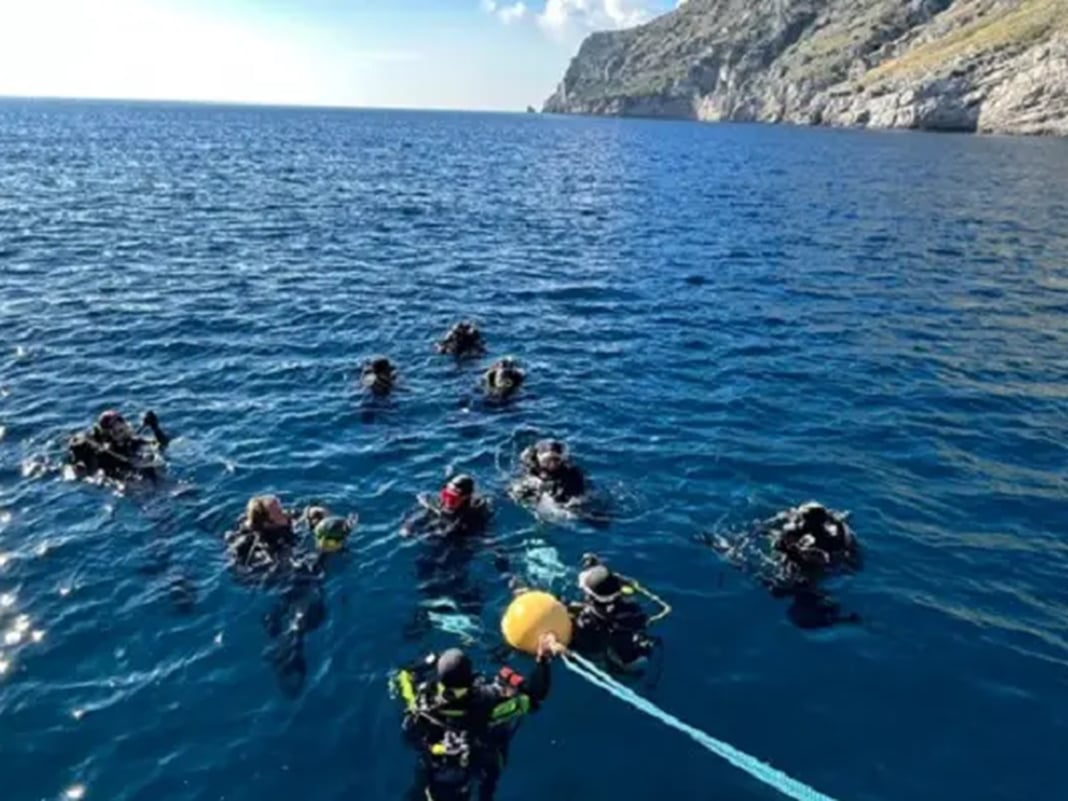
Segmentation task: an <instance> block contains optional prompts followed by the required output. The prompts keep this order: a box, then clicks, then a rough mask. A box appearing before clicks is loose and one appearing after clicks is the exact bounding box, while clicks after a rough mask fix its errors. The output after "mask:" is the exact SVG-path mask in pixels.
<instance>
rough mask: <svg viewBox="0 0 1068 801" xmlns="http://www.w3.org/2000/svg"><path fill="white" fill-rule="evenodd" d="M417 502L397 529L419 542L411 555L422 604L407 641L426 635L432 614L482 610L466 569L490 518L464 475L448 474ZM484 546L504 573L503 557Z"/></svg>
mask: <svg viewBox="0 0 1068 801" xmlns="http://www.w3.org/2000/svg"><path fill="white" fill-rule="evenodd" d="M419 504H420V509H418V510H417V511H416V512H415V513H414V514H413V515H411V516H410V517H409V518H408V519H407V520H406V521H405V523H404V525H403V526H402V528H401V532H400V533H401V536H402V537H406V538H407V537H418V538H420V539H421V540H422V541H423V543H424V547H422V548H420V549H419V551H418V553H417V555H416V557H415V577H416V582H417V587H418V591H419V595H420V596H421V602H420V604H419V607H418V608H417V609H416V610H415V612H414V615H413V617H412V620H411V622H410V624H409V625H408V627H407V629H406V632H405V633H406V636H408V637H409V638H412V639H417V638H419V637H421V636H423V635H424V634H426V633H427V631H429V629H430V628H432V626H433V625H434V620H435V618H441V617H442V616H444V617H445V618H446V619H447V618H453V617H455V616H459V617H460V618H464V619H466V620H477V619H478V618H479V616H480V615H481V614H482V604H483V600H484V593H483V588H482V587H481V586H480V585H479V583H478V582H475V581H472V580H471V577H470V571H469V568H470V566H471V563H472V561H473V560H474V559H475V557H476V556H477V555H478V554H479V553H480V552H481V551H483V549H484V547H485V545H486V541H487V538H486V537H484V536H483V535H484V534H485V533H486V529H487V527H488V525H489V521H490V518H491V516H492V509H491V507H490V503H489V501H488V500H487V499H485V498H483V497H481V496H479V495H478V494H477V492H476V488H475V481H474V479H473V478H471V477H470V476H468V475H458V476H454V477H453V478H451V479H450V480H449V481H448V482H447V483H446V484H445V486H444V487H443V488H442V490H441V493H440V495H439V496H438V498H436V499H433V498H430V497H427V496H426V495H420V496H419ZM489 550H490V552H491V554H492V558H493V563H494V567H495V568H496V570H497V571H498V572H500V573H507V572H508V570H509V567H510V565H509V561H508V557H507V556H506V555H504V554H503V553H501V552H500V551H499V550H497V549H496V548H494V547H492V544H490V548H489Z"/></svg>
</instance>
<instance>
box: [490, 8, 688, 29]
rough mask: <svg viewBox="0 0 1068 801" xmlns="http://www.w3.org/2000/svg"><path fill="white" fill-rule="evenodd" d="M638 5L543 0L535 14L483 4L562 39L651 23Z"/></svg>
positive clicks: (507, 19) (497, 13)
mask: <svg viewBox="0 0 1068 801" xmlns="http://www.w3.org/2000/svg"><path fill="white" fill-rule="evenodd" d="M681 2H685V0H681ZM637 3H638V0H544V6H543V7H542V9H541V11H536V10H533V9H530V8H528V7H527V6H526V5H525V3H523V2H516V3H511V4H509V3H501V2H498V0H482V9H483V10H484V11H486V12H487V13H489V14H493V15H494V16H495V17H497V18H498V19H500V20H501V21H502V22H504V23H512V22H517V21H519V20H521V19H525V18H526V17H528V16H529V17H531V18H533V19H535V20H537V23H538V25H540V26H541V28H542V29H543V30H545V31H547V32H549V33H551V34H554V35H560V34H566V33H575V32H579V33H584V32H587V31H591V30H605V29H610V28H629V27H631V26H632V25H638V24H640V23H642V22H645V21H646V20H648V19H649V18H650V17H651V14H650V13H649V11H648V10H647V9H646V8H645V7H644V6H641V5H638V4H637Z"/></svg>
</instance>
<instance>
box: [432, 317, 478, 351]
mask: <svg viewBox="0 0 1068 801" xmlns="http://www.w3.org/2000/svg"><path fill="white" fill-rule="evenodd" d="M438 350H439V351H440V352H441V353H449V354H452V355H453V356H457V357H463V356H477V355H479V354H482V353H485V351H486V346H485V343H484V342H483V340H482V333H481V332H480V331H479V330H478V329H477V328H475V327H474V326H471V325H467V324H464V323H460V324H458V325H456V326H453V328H452V329H450V331H449V333H447V334H446V335H445V338H444V339H442V340H441V342H439V343H438Z"/></svg>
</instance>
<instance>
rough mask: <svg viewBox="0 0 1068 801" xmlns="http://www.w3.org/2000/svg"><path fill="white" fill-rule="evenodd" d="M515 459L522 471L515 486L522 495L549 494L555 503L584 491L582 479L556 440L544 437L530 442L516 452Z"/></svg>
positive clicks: (564, 446)
mask: <svg viewBox="0 0 1068 801" xmlns="http://www.w3.org/2000/svg"><path fill="white" fill-rule="evenodd" d="M519 462H520V464H521V465H522V466H523V470H524V472H525V475H524V476H523V478H522V479H521V480H520V481H519V482H518V484H517V486H516V488H515V490H516V494H517V495H519V496H520V497H522V498H527V499H531V498H534V499H537V498H540V497H549V498H551V499H552V500H553V501H555V502H556V503H558V504H569V503H573V502H574V501H576V500H578V499H580V498H581V497H582V496H584V495H585V494H586V479H585V477H584V476H583V475H582V471H581V470H580V469H579V468H578V467H577V466H575V465H574V464H573V463H572V462H571V461H570V459H569V458H568V451H567V446H566V445H564V443H562V442H560V441H559V440H554V439H546V440H542V441H541V442H538V443H536V444H535V445H532V446H530V447H529V448H527V449H526V450H524V451H523V452H522V453H521V454H520V456H519Z"/></svg>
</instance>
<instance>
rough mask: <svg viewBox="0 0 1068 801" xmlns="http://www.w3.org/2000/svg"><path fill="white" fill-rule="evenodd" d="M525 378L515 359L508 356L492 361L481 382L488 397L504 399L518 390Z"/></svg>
mask: <svg viewBox="0 0 1068 801" xmlns="http://www.w3.org/2000/svg"><path fill="white" fill-rule="evenodd" d="M525 378H526V376H525V375H524V374H523V371H522V370H521V369H519V365H518V364H517V363H516V361H515V359H513V358H511V357H510V356H508V357H505V358H503V359H499V360H498V361H496V362H494V363H493V365H492V366H491V367H490V368H489V370H487V371H486V374H485V375H484V376H483V377H482V383H483V385H484V386H485V388H486V394H487V395H488V396H489V397H490V398H493V399H495V400H500V401H506V400H508V399H509V398H511V397H512V396H513V395H514V394H515V393H516V392H518V391H519V388H520V387H521V386H523V380H524V379H525Z"/></svg>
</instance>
